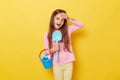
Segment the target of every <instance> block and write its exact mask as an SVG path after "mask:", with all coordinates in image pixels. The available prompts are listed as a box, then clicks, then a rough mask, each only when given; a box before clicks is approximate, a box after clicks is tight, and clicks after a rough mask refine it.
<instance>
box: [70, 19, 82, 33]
mask: <svg viewBox="0 0 120 80" xmlns="http://www.w3.org/2000/svg"><path fill="white" fill-rule="evenodd" d="M69 21H70V22H71V23H73V26H70V27H69V31H70V32H74V31H76V30H78V29H81V28H82V27H83V26H84V25H83V23H81V22H79V21H77V20H69Z"/></svg>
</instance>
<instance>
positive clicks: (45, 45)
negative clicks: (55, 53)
mask: <svg viewBox="0 0 120 80" xmlns="http://www.w3.org/2000/svg"><path fill="white" fill-rule="evenodd" d="M47 35H48V33H47V32H45V33H44V49H49V44H48V38H47ZM46 53H49V51H46Z"/></svg>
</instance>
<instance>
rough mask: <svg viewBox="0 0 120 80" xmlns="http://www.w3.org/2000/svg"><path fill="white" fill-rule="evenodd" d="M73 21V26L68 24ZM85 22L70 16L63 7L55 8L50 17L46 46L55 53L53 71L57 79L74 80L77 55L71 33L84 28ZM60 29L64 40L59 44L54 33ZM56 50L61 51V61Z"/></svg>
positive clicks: (45, 36) (45, 37)
mask: <svg viewBox="0 0 120 80" xmlns="http://www.w3.org/2000/svg"><path fill="white" fill-rule="evenodd" d="M68 21H69V22H71V23H72V24H73V26H69V27H68V25H67V22H68ZM82 27H83V24H82V23H81V22H79V21H77V20H74V19H71V18H68V16H67V14H66V11H64V10H62V9H57V10H55V11H54V12H53V13H52V15H51V19H50V24H49V31H48V32H46V33H45V35H44V44H45V48H47V49H49V50H50V53H51V54H52V55H53V73H54V79H55V80H72V72H73V61H75V56H74V53H73V49H72V44H71V33H72V32H74V31H76V30H78V29H80V28H82ZM54 31H60V32H61V33H62V40H61V41H59V43H58V45H57V44H55V42H54V41H53V40H52V33H53V32H54ZM56 51H59V61H56V58H55V57H56V54H54V53H55V52H56Z"/></svg>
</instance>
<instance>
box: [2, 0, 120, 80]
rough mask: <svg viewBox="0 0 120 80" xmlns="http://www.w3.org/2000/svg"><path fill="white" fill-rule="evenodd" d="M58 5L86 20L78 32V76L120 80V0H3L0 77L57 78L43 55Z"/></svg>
mask: <svg viewBox="0 0 120 80" xmlns="http://www.w3.org/2000/svg"><path fill="white" fill-rule="evenodd" d="M57 8H60V9H64V10H66V11H67V13H68V15H69V17H71V18H75V19H77V20H79V21H81V22H83V23H84V25H85V26H84V28H83V29H81V30H78V31H76V32H74V33H73V35H72V43H73V49H74V52H75V56H76V61H75V63H74V72H73V73H74V74H73V80H120V0H1V1H0V80H53V75H52V70H45V69H44V68H43V66H42V64H41V62H40V61H39V58H38V55H39V51H40V50H41V49H43V48H44V46H43V33H44V32H45V31H47V30H48V25H49V19H50V16H51V13H52V12H53V11H54V10H55V9H57Z"/></svg>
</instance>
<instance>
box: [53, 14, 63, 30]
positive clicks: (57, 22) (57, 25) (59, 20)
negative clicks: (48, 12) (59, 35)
mask: <svg viewBox="0 0 120 80" xmlns="http://www.w3.org/2000/svg"><path fill="white" fill-rule="evenodd" d="M62 14H63V13H58V14H56V15H55V16H54V27H55V29H59V28H61V27H62V26H63V24H64V20H65V19H64V18H63V16H62Z"/></svg>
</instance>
